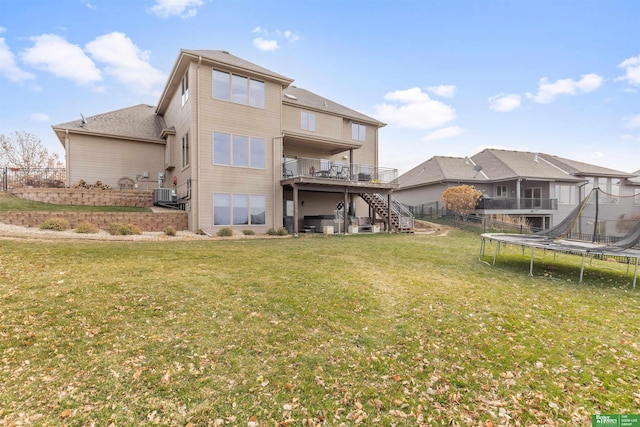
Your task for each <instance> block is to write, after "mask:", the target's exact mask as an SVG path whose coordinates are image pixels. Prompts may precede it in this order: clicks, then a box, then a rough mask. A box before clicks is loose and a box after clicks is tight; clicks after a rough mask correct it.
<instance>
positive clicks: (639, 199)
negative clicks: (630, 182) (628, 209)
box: [633, 190, 640, 206]
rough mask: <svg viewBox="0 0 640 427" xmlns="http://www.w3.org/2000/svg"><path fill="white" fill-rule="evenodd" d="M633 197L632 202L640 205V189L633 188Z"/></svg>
mask: <svg viewBox="0 0 640 427" xmlns="http://www.w3.org/2000/svg"><path fill="white" fill-rule="evenodd" d="M634 193H635V197H634V198H633V204H634V205H636V206H640V190H634Z"/></svg>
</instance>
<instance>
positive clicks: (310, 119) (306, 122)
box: [300, 111, 316, 131]
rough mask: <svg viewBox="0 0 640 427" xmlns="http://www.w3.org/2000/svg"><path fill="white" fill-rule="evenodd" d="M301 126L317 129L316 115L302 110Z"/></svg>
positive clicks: (302, 127)
mask: <svg viewBox="0 0 640 427" xmlns="http://www.w3.org/2000/svg"><path fill="white" fill-rule="evenodd" d="M300 128H301V129H304V130H312V131H315V130H316V115H315V114H313V113H309V112H307V111H301V112H300Z"/></svg>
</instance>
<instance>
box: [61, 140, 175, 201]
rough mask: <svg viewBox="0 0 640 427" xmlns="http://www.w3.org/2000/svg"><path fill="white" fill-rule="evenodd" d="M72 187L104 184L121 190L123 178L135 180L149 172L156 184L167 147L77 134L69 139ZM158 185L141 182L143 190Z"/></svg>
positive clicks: (158, 144)
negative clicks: (83, 181) (80, 182)
mask: <svg viewBox="0 0 640 427" xmlns="http://www.w3.org/2000/svg"><path fill="white" fill-rule="evenodd" d="M68 152H69V154H68V155H69V162H70V163H72V164H73V165H74V167H73V168H69V177H68V180H69V185H71V186H73V184H75V183H77V182H79V181H80V180H85V181H86V182H88V183H91V184H93V183H95V182H96V181H98V180H99V181H102V182H103V183H105V184H108V185H110V186H112V187H116V188H117V187H118V181H119V180H120V178H124V177H127V178H131V179H133V180H134V181H136V175H140V174H143V172H149V179H150V181H156V180H157V177H158V172H162V171H163V168H162V164H163V163H162V162H163V159H164V144H162V143H151V142H141V141H129V140H122V139H116V138H105V137H98V136H92V135H82V134H77V133H73V134H70V135H69V149H68ZM154 185H156V186H157V184H155V183H152V182H140V183H138V188H139V189H141V190H145V189H147V188H146V187H149V188H152V187H153V186H154Z"/></svg>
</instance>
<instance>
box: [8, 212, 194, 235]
mask: <svg viewBox="0 0 640 427" xmlns="http://www.w3.org/2000/svg"><path fill="white" fill-rule="evenodd" d="M50 218H64V219H66V220H67V221H69V226H70V227H71V228H75V227H76V226H77V225H78V224H80V223H81V222H89V223H91V224H95V225H97V226H98V227H99V228H101V229H103V230H104V229H106V228H107V225H108V224H109V223H112V222H116V223H119V224H134V225H137V226H138V227H140V230H142V231H162V230H163V229H164V228H165V227H167V226H169V225H170V226H172V227H175V229H176V230H187V229H188V221H187V213H186V212H182V211H180V212H35V211H34V212H0V222H2V223H5V224H11V225H20V226H23V227H40V224H42V223H43V222H44V221H45V220H47V219H50Z"/></svg>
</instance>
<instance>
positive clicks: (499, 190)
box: [496, 185, 509, 197]
mask: <svg viewBox="0 0 640 427" xmlns="http://www.w3.org/2000/svg"><path fill="white" fill-rule="evenodd" d="M496 197H509V192H508V190H507V186H506V185H498V186H496Z"/></svg>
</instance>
